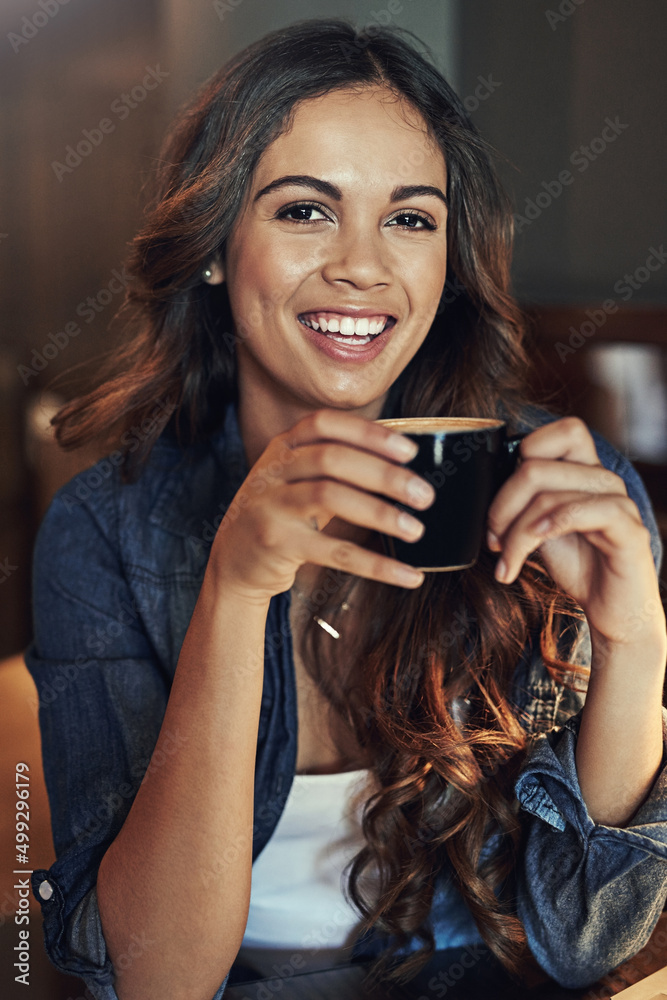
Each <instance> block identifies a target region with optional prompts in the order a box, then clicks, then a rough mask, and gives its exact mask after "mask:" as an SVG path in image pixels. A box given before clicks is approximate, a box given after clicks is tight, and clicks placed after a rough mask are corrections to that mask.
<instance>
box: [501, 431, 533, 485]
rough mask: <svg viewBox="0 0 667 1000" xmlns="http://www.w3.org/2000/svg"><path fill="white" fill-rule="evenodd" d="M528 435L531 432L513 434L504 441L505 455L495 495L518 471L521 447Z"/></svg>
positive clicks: (503, 455)
mask: <svg viewBox="0 0 667 1000" xmlns="http://www.w3.org/2000/svg"><path fill="white" fill-rule="evenodd" d="M528 434H529V431H526V432H525V433H524V434H513V435H512V436H511V437H507V438H505V440H504V441H503V453H504V454H502V459H501V461H500V463H499V469H498V476H497V478H496V488H495V490H494V492H495V493H497V492H498V490H499V489H500V487H501V486H502V485H503V484H504V483H506V482H507V480H508V479H509V477H510V476H511V475H512V473H513V472H514V471H515V470H516V467H517V464H518V462H519V458H520V451H519V445H520V444H521V442H522V441H523V439H524V438H525V437H528Z"/></svg>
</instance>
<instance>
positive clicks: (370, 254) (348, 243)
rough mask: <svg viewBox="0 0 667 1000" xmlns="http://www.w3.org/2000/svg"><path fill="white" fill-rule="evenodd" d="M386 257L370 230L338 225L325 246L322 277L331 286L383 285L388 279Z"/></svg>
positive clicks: (375, 234)
mask: <svg viewBox="0 0 667 1000" xmlns="http://www.w3.org/2000/svg"><path fill="white" fill-rule="evenodd" d="M387 254H388V249H387V248H386V247H383V245H382V236H381V234H380V233H379V232H378V231H377V229H375V228H374V227H367V226H362V225H359V224H357V225H355V226H352V227H350V228H349V229H348V228H345V227H344V226H341V228H340V229H339V231H338V233H337V234H336V236H335V237H334V238H333V239H332V240H331V241H330V242H329V243H328V246H327V254H326V259H325V263H324V266H323V267H322V276H323V278H324V279H325V281H328V282H330V283H331V284H335V283H337V282H345V283H348V284H351V285H354V287H355V288H361V289H366V288H372V287H374V286H375V285H387V284H389V281H390V278H391V271H390V268H389V265H388V261H387Z"/></svg>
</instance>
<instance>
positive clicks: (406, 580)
mask: <svg viewBox="0 0 667 1000" xmlns="http://www.w3.org/2000/svg"><path fill="white" fill-rule="evenodd" d="M394 577H395V579H396V582H397V583H398V584H399V585H401V586H403V587H414V586H416V585H417V584H420V583H422V582H423V580H424V574H423V573H420V572H419V570H416V569H409V567H407V566H397V567H396V569H395V570H394Z"/></svg>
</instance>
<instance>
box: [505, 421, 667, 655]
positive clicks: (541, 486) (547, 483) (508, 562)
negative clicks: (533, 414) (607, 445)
mask: <svg viewBox="0 0 667 1000" xmlns="http://www.w3.org/2000/svg"><path fill="white" fill-rule="evenodd" d="M521 459H522V461H521V464H520V465H519V468H518V469H517V471H516V472H515V473H514V475H513V476H512V477H511V478H510V479H509V480H508V481H507V482H506V483H505V485H504V486H503V487H502V489H501V490H500V491H499V493H498V495H497V496H496V498H495V499H494V501H493V504H492V505H491V508H490V510H489V522H488V523H489V547H490V548H491V549H492V550H494V551H497V552H500V553H501V557H500V559H499V561H498V566H497V569H496V577H497V579H498V580H500V581H501V582H503V583H512V582H513V581H514V580H515V579H516V578H517V576H518V575H519V573H520V571H521V567H522V566H523V564H524V562H525V560H526V559H527V557H528V556H529V555H530V553H531V552H534V551H535V550H538V551H539V552H540V554H541V556H542V558H543V559H544V562H545V565H546V567H547V570H548V571H549V573H550V574H551V576H552V577H553V579H554V580H555V582H556V583H557V584H558V585H559V586H560V587H561V588H562V589H563V590H564V591H566V592H567V593H568V594H570V596H571V597H573V598H574V600H575V601H576V602H577V603H578V604H579V606H580V607H581V608H582V609H583V611H584V613H585V615H586V618H587V619H588V622H589V625H590V627H591V629H592V630H595V631H596V632H597V633H598V636H601V637H604V639H606V640H608V641H611V642H613V643H621V644H625V643H635V642H637V641H639V642H645V641H650V640H654V641H656V642H660V641H662V642H663V643H664V628H665V624H664V621H665V620H664V614H663V612H662V607H661V603H660V594H659V590H658V581H657V576H656V572H655V568H654V564H653V558H652V555H651V547H650V536H649V532H648V530H647V529H646V528H645V527H644V524H643V522H642V519H641V516H640V514H639V511H638V510H637V507H636V505H635V504H634V503H633V502H632V500H630V499H629V498H628V496H627V492H626V489H625V484H624V482H623V480H622V479H621V478H620V477H619V476H617V475H615V474H614V473H613V472H609V471H608V470H607V469H605V468H604V467H603V466H602V465H601V463H600V460H599V458H598V455H597V452H596V450H595V443H594V441H593V438H592V436H591V434H590V432H589V431H588V429H587V427H586V425H585V424H584V423H583V422H582V421H581V420H579V419H577V418H574V417H568V418H566V419H563V420H557V421H555V422H554V423H550V424H546V425H545V426H543V427H540V428H538V429H537V430H536V431H533V433H532V434H530V435H528V436H527V437H526V438H525V439H524V440H523V441H522V443H521ZM661 637H662V638H661Z"/></svg>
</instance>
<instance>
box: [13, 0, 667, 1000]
mask: <svg viewBox="0 0 667 1000" xmlns="http://www.w3.org/2000/svg"><path fill="white" fill-rule="evenodd" d="M327 15H342V16H345V17H348V18H350V19H351V20H352V21H353V23H354V24H355V25H356V26H357V27H358V28H359V29H363V28H364V27H367V26H369V25H372V24H377V23H380V24H397V25H401V26H403V27H408V28H410V29H412V30H413V31H414V32H415V33H416V34H417V35H418V36H419V37H420V38H422V39H423V40H424V41H426V42H427V43H428V44H429V45H430V46H431V48H432V51H433V54H434V57H435V60H436V62H437V64H438V66H439V67H440V69H441V70H443V71H444V72H445V74H446V75H447V76H448V77H449V79H450V81H451V82H452V83H453V84H454V86H455V88H456V89H457V90H458V91H459V93H460V94H461V96H462V97H463V98H464V100H465V104H466V107H467V109H468V111H469V113H470V114H471V117H472V119H473V121H474V122H475V123H476V125H477V126H478V127H479V129H480V130H481V131H482V133H483V134H484V136H485V137H486V138H487V139H488V141H489V143H490V144H491V145H492V146H493V147H494V148H495V150H496V151H497V161H498V167H499V170H500V172H501V175H502V176H503V178H504V181H505V183H506V185H507V187H508V189H509V191H510V193H511V195H512V198H513V199H514V204H515V211H516V228H517V238H516V254H515V265H514V280H515V287H516V291H517V294H518V295H519V297H520V298H521V300H522V302H523V303H524V305H525V306H526V307H527V308H528V309H529V310H530V313H531V316H532V327H531V340H530V350H531V354H532V355H533V357H534V360H535V376H534V381H535V391H536V392H539V393H542V394H547V395H548V396H549V398H550V399H551V402H552V404H553V406H554V407H556V408H558V407H561V408H562V409H563V410H567V409H569V410H572V411H573V412H578V413H581V414H582V415H583V416H585V417H586V418H587V419H588V420H589V421H590V422H591V423H592V424H593V425H594V426H597V427H598V428H600V429H601V430H603V431H604V432H605V433H606V434H607V435H608V436H609V437H610V438H612V439H613V440H614V441H615V442H616V443H617V444H618V445H619V446H620V447H622V448H623V449H624V450H625V451H626V452H627V453H628V454H630V456H631V457H632V458H633V459H635V460H636V461H637V463H638V465H639V467H640V469H641V471H642V473H643V475H644V476H645V479H646V482H647V484H648V486H649V490H650V492H651V494H652V497H653V500H654V503H655V505H656V507H657V509H658V513H659V517H660V522H661V526H662V529H663V532H665V530H666V526H667V515H666V514H665V508H667V488H666V487H665V472H666V468H667V401H666V398H667V397H666V389H665V385H666V380H665V354H666V352H667V324H666V317H667V259H666V258H665V253H664V250H665V247H664V243H663V241H665V242H667V232H666V228H667V227H666V225H665V223H666V214H667V213H666V204H665V185H664V164H665V162H667V133H666V130H665V111H664V109H665V106H666V105H667V77H666V75H665V70H664V54H665V51H667V6H666V5H665V4H664V2H663V0H634V2H633V3H632V4H630V3H627V2H623V0H531V2H523V0H504V2H502V3H499V2H497V0H496V2H493V0H273V2H267V0H2V2H1V3H0V114H1V118H0V657H10V656H11V654H18V653H19V652H20V651H21V650H22V648H23V647H24V646H25V644H26V643H27V642H28V640H29V636H30V621H29V583H30V557H31V549H32V544H33V540H34V535H35V532H36V529H37V526H38V523H39V519H40V517H41V515H42V513H43V510H44V507H45V505H46V504H47V503H48V500H49V498H50V496H51V495H52V493H53V491H54V490H55V488H56V487H57V486H58V485H60V484H61V483H63V482H64V481H66V480H67V479H68V478H70V476H72V475H74V474H75V473H76V472H78V471H79V470H80V469H82V468H83V467H85V466H86V465H88V464H90V462H91V460H92V457H93V456H92V454H91V453H88V452H87V453H85V454H75V455H70V456H66V455H63V454H61V453H60V452H58V450H57V449H56V448H55V446H54V445H53V442H52V441H51V439H50V435H49V432H48V429H47V428H48V417H49V415H50V413H51V412H52V409H53V406H54V405H55V403H56V401H57V398H63V397H65V398H66V397H67V396H68V395H71V394H72V393H74V392H75V391H76V390H77V388H84V387H85V386H86V385H88V384H90V382H91V381H92V380H93V379H94V377H95V371H96V365H95V362H94V360H93V359H94V358H95V357H96V356H98V355H99V354H100V353H101V352H104V351H108V350H113V345H114V342H115V340H114V338H115V336H116V334H114V333H110V331H109V325H110V323H111V320H112V318H113V316H114V314H115V313H116V311H117V310H118V308H119V306H120V304H121V302H122V298H123V287H124V286H123V258H124V255H125V250H126V245H127V243H128V241H129V240H130V239H131V238H132V236H133V234H134V232H135V231H136V229H137V228H138V226H139V224H140V220H141V213H142V207H143V204H144V195H143V194H142V189H143V186H144V184H145V182H146V180H147V178H148V177H149V175H150V172H151V169H152V167H153V165H154V163H155V160H156V157H157V154H158V149H159V144H160V138H161V136H162V134H163V132H164V130H165V128H166V126H167V123H168V122H169V120H170V118H171V116H172V114H173V113H174V111H175V110H176V109H177V108H178V107H179V105H180V104H181V103H182V102H183V101H184V100H185V99H186V97H187V95H188V94H189V93H190V92H191V91H192V89H193V88H195V87H196V86H198V85H199V84H200V83H201V82H203V81H204V80H205V79H206V77H207V76H208V75H209V74H211V73H212V72H213V71H214V70H216V69H217V68H218V67H219V66H220V65H221V63H223V62H224V61H225V60H226V59H227V58H228V57H229V56H231V55H232V54H233V53H235V52H237V51H238V50H239V49H240V48H242V47H243V46H245V45H246V44H247V43H249V42H251V41H253V40H254V39H256V38H258V37H260V36H261V35H263V34H264V33H266V32H267V31H268V30H270V29H273V28H276V27H279V26H281V25H284V24H288V23H290V22H292V21H294V20H296V19H299V18H303V17H313V16H327ZM75 366H80V367H78V368H77V370H76V372H75V373H74V375H73V376H70V377H69V379H68V381H66V382H63V381H62V376H63V373H64V372H65V371H66V370H68V369H71V368H73V367H75ZM54 393H56V394H57V395H56V397H54V395H53V394H54ZM0 704H2V705H3V709H4V711H5V713H6V718H5V721H3V731H4V733H5V736H6V738H5V739H4V740H3V741H1V742H0V766H2V768H3V775H6V774H10V772H11V771H12V769H13V763H14V761H15V760H16V759H25V760H29V761H31V762H32V765H31V766H33V767H34V773H35V783H34V799H33V805H34V806H35V809H34V824H33V830H32V837H33V841H32V843H33V846H34V852H35V859H36V861H38V863H39V864H40V865H43V866H45V867H46V866H48V864H49V858H50V856H51V854H52V845H51V843H50V834H49V828H48V807H47V805H46V800H45V795H44V789H43V782H42V780H41V777H40V773H39V737H38V732H37V723H36V699H35V697H34V691H33V689H32V682H31V681H30V679H29V678H28V677H27V674H26V673H25V671H24V668H22V666H21V661H20V658H19V657H18V656H14V658H13V659H6V660H5V661H4V662H3V663H0ZM10 723H11V724H10ZM3 781H4V779H3ZM4 792H5V787H4V784H3V785H2V789H0V804H2V803H3V801H4V799H3V796H4ZM1 815H2V818H1V819H0V863H1V864H2V871H3V872H10V871H11V868H12V860H13V859H12V857H11V836H10V834H11V830H10V824H9V820H10V819H13V814H11V815H10V813H9V811H4V810H3V812H2V814H1ZM10 878H11V877H10ZM13 905H14V900H13V895H12V892H11V883H10V885H9V887H7V886H5V884H4V882H3V883H1V884H0V927H3V926H4V925H5V924H6V921H7V919H8V917H10V915H11V912H12V907H13ZM9 926H10V925H7V926H5V930H7V929H9ZM11 943H13V941H12V942H11ZM0 951H1V952H2V954H0V966H2V963H3V962H4V958H3V956H4V955H5V951H4V950H2V949H0ZM10 954H11V948H10V950H9V951H7V952H6V955H10ZM35 961H37V956H36V957H35ZM41 961H42V964H43V959H42V960H41ZM2 968H4V966H2ZM2 968H0V975H1V976H2V978H3V982H4V981H5V977H4V973H3V972H2ZM41 975H43V976H44V977H48V975H49V973H48V971H47V970H46V969H45V968H44V969H42V973H41ZM12 978H13V977H12ZM6 981H8V982H9V981H11V980H10V978H9V976H8V977H7V980H6ZM75 986H76V984H74V987H75ZM74 987H72V992H70V988H69V986H68V985H67V983H65V982H64V980H61V979H59V978H58V977H56V978H51V979H49V980H48V982H47V979H46V978H44V979H43V984H42V985H41V986H40V985H39V984H38V983H37V982H36V981H35V982H34V984H33V992H32V994H31V995H32V996H33V997H35V1000H41V997H44V998H47V997H48V998H49V1000H55V998H56V997H59V996H61V995H62V996H63V997H65V996H70V995H71V996H77V995H78V994H76V993H74V992H73V989H74ZM17 995H18V994H17Z"/></svg>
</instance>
